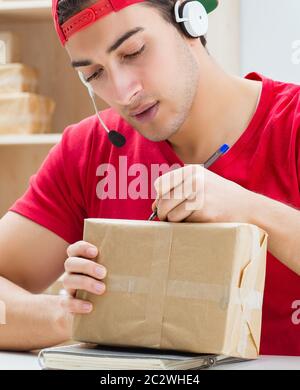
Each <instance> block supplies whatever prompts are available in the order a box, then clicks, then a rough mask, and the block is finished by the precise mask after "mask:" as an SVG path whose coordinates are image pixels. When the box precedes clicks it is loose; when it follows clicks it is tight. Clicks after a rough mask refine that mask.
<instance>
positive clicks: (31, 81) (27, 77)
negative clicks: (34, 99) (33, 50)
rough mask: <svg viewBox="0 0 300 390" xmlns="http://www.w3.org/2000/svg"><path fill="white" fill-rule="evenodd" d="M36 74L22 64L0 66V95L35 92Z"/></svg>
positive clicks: (32, 69) (35, 71)
mask: <svg viewBox="0 0 300 390" xmlns="http://www.w3.org/2000/svg"><path fill="white" fill-rule="evenodd" d="M37 85H38V72H37V70H36V69H34V68H32V67H30V66H27V65H24V64H7V65H0V93H1V94H3V93H12V92H31V93H34V92H36V91H37Z"/></svg>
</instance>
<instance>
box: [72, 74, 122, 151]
mask: <svg viewBox="0 0 300 390" xmlns="http://www.w3.org/2000/svg"><path fill="white" fill-rule="evenodd" d="M78 74H79V78H80V80H81V81H82V83H83V84H84V85H85V86H86V88H87V89H88V91H89V95H90V97H91V99H92V102H93V106H94V109H95V112H96V115H97V117H98V120H99V122H100V124H101V125H102V127H103V128H104V130H105V131H106V132H107V135H108V139H109V140H110V142H111V143H112V144H113V145H114V146H116V147H117V148H121V147H122V146H124V145H125V143H126V138H125V137H124V135H123V134H121V133H119V132H118V131H116V130H109V129H108V128H107V126H106V124H105V123H104V122H103V120H102V118H101V116H100V114H99V111H98V108H97V105H96V102H95V94H94V91H93V89H92V87H91V86H90V85H89V84H88V83H87V82H86V80H85V78H84V76H83V74H82V73H81V72H78Z"/></svg>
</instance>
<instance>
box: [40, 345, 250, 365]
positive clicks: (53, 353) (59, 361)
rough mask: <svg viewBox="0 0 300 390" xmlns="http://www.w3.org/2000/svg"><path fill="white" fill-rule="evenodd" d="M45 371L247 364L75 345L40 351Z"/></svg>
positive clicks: (228, 359)
mask: <svg viewBox="0 0 300 390" xmlns="http://www.w3.org/2000/svg"><path fill="white" fill-rule="evenodd" d="M38 359H39V364H40V366H41V367H42V368H43V369H59V370H193V369H194V370H195V369H205V368H209V367H212V366H214V365H218V364H226V363H227V364H228V363H233V362H234V363H236V362H242V361H246V360H245V359H239V358H232V357H227V356H223V355H207V354H205V355H204V354H203V355H201V354H200V355H199V354H194V353H182V352H174V351H163V350H157V349H150V348H124V347H107V346H99V345H95V344H86V343H80V344H74V345H68V346H62V347H51V348H46V349H43V350H41V351H40V353H39V357H38Z"/></svg>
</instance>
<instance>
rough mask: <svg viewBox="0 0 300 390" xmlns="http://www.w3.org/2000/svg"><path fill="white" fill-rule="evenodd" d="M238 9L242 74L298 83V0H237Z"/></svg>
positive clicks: (299, 51)
mask: <svg viewBox="0 0 300 390" xmlns="http://www.w3.org/2000/svg"><path fill="white" fill-rule="evenodd" d="M221 1H224V2H227V0H221ZM240 12H241V20H240V21H241V24H240V28H241V34H240V53H241V54H240V58H241V75H245V74H246V73H248V72H251V71H258V72H260V73H263V74H264V75H266V76H269V77H271V78H273V79H277V80H282V81H288V82H295V83H300V0H240Z"/></svg>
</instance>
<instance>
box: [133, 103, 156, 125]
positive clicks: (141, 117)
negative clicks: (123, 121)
mask: <svg viewBox="0 0 300 390" xmlns="http://www.w3.org/2000/svg"><path fill="white" fill-rule="evenodd" d="M158 108H159V102H156V103H155V104H153V105H152V106H151V107H149V108H147V109H146V110H145V111H143V112H141V113H139V114H137V115H133V116H132V117H133V118H134V119H136V120H137V121H138V122H142V123H147V122H150V121H152V120H153V119H154V117H155V115H156V114H157V111H158Z"/></svg>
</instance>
